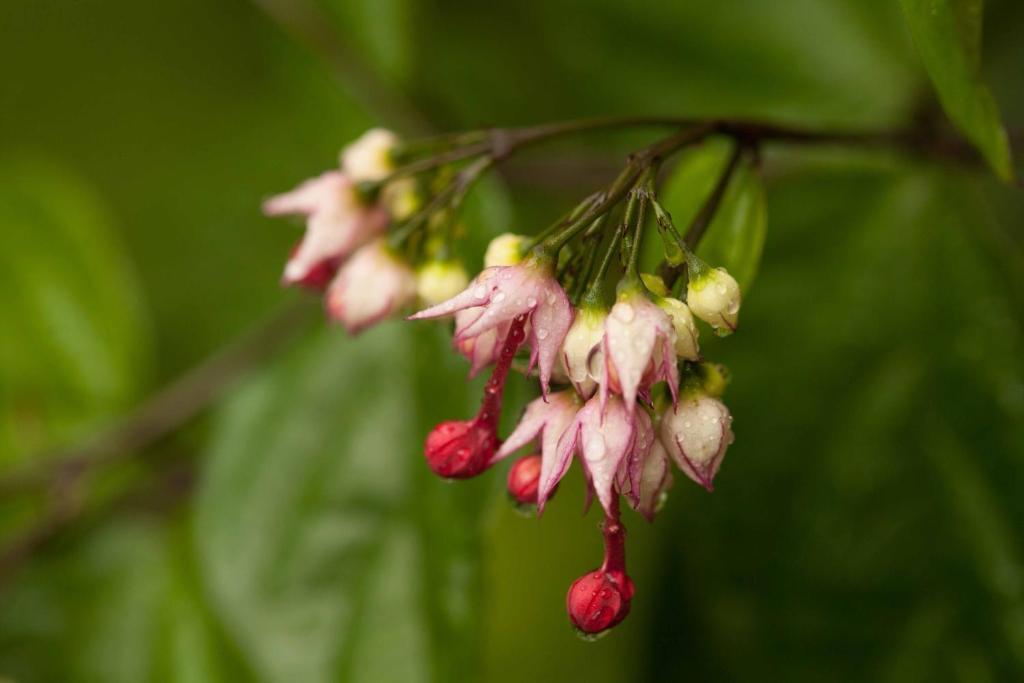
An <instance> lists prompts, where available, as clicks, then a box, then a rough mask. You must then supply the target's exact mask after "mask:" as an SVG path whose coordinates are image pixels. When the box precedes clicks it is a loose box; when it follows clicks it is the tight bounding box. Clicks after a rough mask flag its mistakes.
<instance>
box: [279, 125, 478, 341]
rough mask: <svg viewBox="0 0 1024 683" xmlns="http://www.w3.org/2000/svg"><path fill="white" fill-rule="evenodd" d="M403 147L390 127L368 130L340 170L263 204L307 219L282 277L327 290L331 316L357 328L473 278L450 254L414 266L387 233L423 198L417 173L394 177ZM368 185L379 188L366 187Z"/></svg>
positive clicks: (344, 158)
mask: <svg viewBox="0 0 1024 683" xmlns="http://www.w3.org/2000/svg"><path fill="white" fill-rule="evenodd" d="M398 145H399V141H398V138H397V137H396V136H395V135H394V134H393V133H391V132H390V131H387V130H383V129H380V128H374V129H372V130H369V131H367V132H366V133H365V134H363V136H362V137H360V138H359V139H358V140H356V141H354V142H353V143H351V144H350V145H348V146H347V147H346V148H345V149H344V150H342V152H341V155H340V156H341V159H340V162H341V163H340V166H339V168H337V169H333V170H330V171H326V172H324V173H323V174H321V175H320V176H318V177H316V178H312V179H310V180H307V181H305V182H303V183H302V184H300V185H299V186H298V187H296V188H295V189H294V190H291V191H290V192H285V193H284V194H280V195H277V196H275V197H272V198H270V199H268V200H267V201H266V202H265V203H264V204H263V211H264V213H266V214H267V215H270V216H279V215H288V214H294V215H299V216H302V217H304V218H305V219H306V232H305V235H304V236H303V238H302V240H300V241H299V243H298V244H297V245H296V246H295V248H294V249H293V250H292V253H291V257H290V258H289V259H288V263H287V264H286V265H285V269H284V276H283V277H282V282H283V283H284V284H285V285H300V286H303V287H308V288H311V289H314V290H318V291H324V301H325V306H326V309H327V313H328V315H329V316H330V317H331V318H332V319H334V320H337V321H339V322H340V323H342V324H343V325H344V326H345V328H346V329H347V330H348V331H349V332H350V333H352V334H356V333H358V332H360V331H362V330H364V329H366V328H367V327H369V326H371V325H373V324H375V323H377V322H379V321H381V320H383V319H384V318H387V317H389V316H391V315H394V314H395V312H396V311H399V310H401V309H403V308H405V307H407V306H409V305H410V304H412V303H413V302H414V301H415V300H416V297H417V295H418V296H419V299H420V300H421V301H423V302H427V303H435V302H437V301H441V300H443V299H445V298H447V297H448V296H450V295H451V293H452V292H455V291H458V290H460V289H462V287H464V286H465V284H466V281H467V279H468V278H467V275H466V272H465V269H464V268H462V266H461V265H459V263H458V262H455V261H450V260H437V259H432V260H428V261H426V262H425V263H423V265H422V266H421V268H420V269H419V270H418V271H414V270H413V268H412V267H411V266H410V265H409V263H408V261H407V260H406V259H404V258H402V256H401V254H399V253H398V252H397V251H396V250H395V249H394V248H393V247H392V245H389V244H388V241H387V240H386V239H385V234H386V232H387V229H388V226H389V225H391V224H393V223H394V222H396V221H401V220H403V219H406V218H408V217H409V216H410V215H411V214H413V213H414V212H415V211H416V209H417V208H418V206H419V203H420V200H419V194H418V189H417V187H416V184H415V183H414V182H413V181H412V180H411V179H409V178H399V179H395V180H391V181H389V176H391V174H392V173H393V172H394V171H395V161H394V152H395V150H396V148H397V147H398ZM367 184H369V185H371V186H372V185H373V184H381V187H380V188H378V189H377V190H376V191H368V190H366V189H364V188H365V186H366V185H367Z"/></svg>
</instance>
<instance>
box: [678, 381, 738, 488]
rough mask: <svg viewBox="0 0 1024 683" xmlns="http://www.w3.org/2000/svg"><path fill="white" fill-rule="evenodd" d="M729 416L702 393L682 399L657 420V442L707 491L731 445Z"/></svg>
mask: <svg viewBox="0 0 1024 683" xmlns="http://www.w3.org/2000/svg"><path fill="white" fill-rule="evenodd" d="M733 439H734V437H733V433H732V415H730V414H729V409H728V408H726V406H725V404H724V403H722V402H721V401H719V400H718V399H717V398H712V397H710V396H707V395H706V394H696V395H690V396H687V397H684V398H682V399H681V400H680V401H679V404H678V405H677V406H676V407H675V408H669V409H668V410H666V411H665V415H664V417H662V420H661V442H662V444H663V445H664V446H665V448H666V449H667V450H668V453H669V455H671V456H672V459H673V460H675V462H676V464H677V465H678V466H679V469H681V470H682V471H683V473H684V474H685V475H686V476H688V477H689V478H690V479H692V480H693V481H695V482H697V483H698V484H700V485H701V486H703V487H704V488H706V489H707V490H708V491H711V490H712V488H713V486H712V482H713V480H714V478H715V475H716V474H717V473H718V468H719V467H720V466H721V464H722V458H724V457H725V451H726V449H727V448H728V447H729V444H731V443H732V442H733Z"/></svg>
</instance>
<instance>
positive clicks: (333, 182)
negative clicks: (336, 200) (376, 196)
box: [263, 171, 351, 216]
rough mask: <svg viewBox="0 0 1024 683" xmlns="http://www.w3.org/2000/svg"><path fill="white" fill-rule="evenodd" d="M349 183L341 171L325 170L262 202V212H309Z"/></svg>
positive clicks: (277, 214) (280, 213)
mask: <svg viewBox="0 0 1024 683" xmlns="http://www.w3.org/2000/svg"><path fill="white" fill-rule="evenodd" d="M350 185H351V183H350V182H349V181H348V179H347V178H346V177H345V175H344V174H343V173H342V172H341V171H327V172H326V173H323V174H321V175H319V176H317V177H316V178H310V179H309V180H306V181H304V182H303V183H302V184H300V185H299V186H298V187H296V188H295V189H294V190H291V191H289V192H283V193H281V194H279V195H276V196H274V197H271V198H270V199H268V200H267V201H265V202H263V213H265V214H267V215H268V216H281V215H284V214H290V213H298V214H311V213H313V212H314V211H316V210H317V209H318V208H320V207H321V206H322V205H323V203H324V202H325V201H326V200H327V199H328V198H329V196H330V195H331V193H340V192H342V191H344V190H345V188H346V187H348V186H350Z"/></svg>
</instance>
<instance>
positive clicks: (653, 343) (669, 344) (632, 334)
mask: <svg viewBox="0 0 1024 683" xmlns="http://www.w3.org/2000/svg"><path fill="white" fill-rule="evenodd" d="M604 330H605V333H604V345H605V354H604V357H605V374H606V377H605V380H604V381H602V382H601V397H602V400H606V397H607V395H608V390H609V388H610V387H613V386H617V387H618V389H619V391H620V392H621V393H622V398H623V399H625V401H626V410H627V411H628V412H629V413H630V414H632V413H633V409H634V407H635V406H636V397H637V394H638V393H641V392H646V389H648V388H649V387H650V386H651V385H652V384H654V383H655V382H658V381H660V380H665V381H666V382H668V386H669V390H670V391H671V392H672V398H673V400H675V397H676V391H677V386H678V384H679V370H678V368H677V367H676V350H675V344H676V331H675V328H674V327H673V325H672V318H671V317H669V315H668V314H667V313H665V311H663V310H662V309H661V308H659V307H658V306H657V305H656V304H654V303H653V302H652V301H651V300H650V299H648V298H647V297H646V296H645V295H644V294H643V293H642V292H639V291H636V290H634V291H631V292H627V293H624V294H622V295H620V296H619V300H618V301H617V302H616V304H615V305H614V306H613V307H612V311H611V314H610V315H609V316H608V319H607V320H606V321H605V326H604Z"/></svg>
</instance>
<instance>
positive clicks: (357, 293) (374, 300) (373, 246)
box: [327, 239, 416, 334]
mask: <svg viewBox="0 0 1024 683" xmlns="http://www.w3.org/2000/svg"><path fill="white" fill-rule="evenodd" d="M415 295H416V275H415V273H413V271H412V268H410V267H409V266H408V264H406V263H405V262H403V261H402V260H400V259H399V258H398V257H397V256H395V255H394V254H393V253H391V251H390V250H389V249H388V247H387V244H386V243H385V241H384V240H383V239H379V240H376V241H374V242H371V243H369V244H367V245H365V246H362V247H360V248H359V250H358V251H356V253H355V254H353V255H352V258H350V259H349V260H348V261H347V262H346V263H345V265H344V266H342V267H341V269H340V270H339V271H338V275H337V277H335V278H334V282H332V283H331V285H330V288H329V289H328V290H327V312H328V313H329V314H330V316H331V317H332V318H334V319H335V320H338V321H340V322H341V323H342V324H343V325H345V328H346V329H347V330H348V331H349V333H351V334H356V333H358V332H361V331H362V330H364V329H366V328H367V327H369V326H370V325H374V324H376V323H377V322H379V321H381V320H382V319H384V318H386V317H388V316H390V315H392V314H394V313H395V312H396V311H397V310H398V309H400V308H402V307H403V306H405V305H406V304H408V303H409V302H411V301H412V300H413V297H414V296H415Z"/></svg>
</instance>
